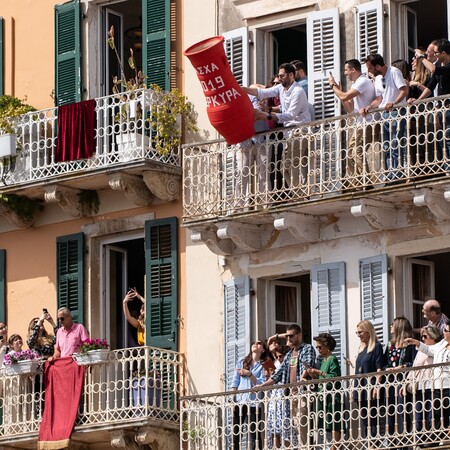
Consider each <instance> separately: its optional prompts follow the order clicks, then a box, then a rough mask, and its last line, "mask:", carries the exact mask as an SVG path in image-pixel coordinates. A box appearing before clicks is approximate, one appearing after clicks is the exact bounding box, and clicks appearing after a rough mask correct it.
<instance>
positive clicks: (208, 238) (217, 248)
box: [191, 226, 236, 256]
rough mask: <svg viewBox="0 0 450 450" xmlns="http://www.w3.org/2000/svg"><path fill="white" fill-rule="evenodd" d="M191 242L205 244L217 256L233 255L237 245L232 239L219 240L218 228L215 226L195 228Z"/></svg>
mask: <svg viewBox="0 0 450 450" xmlns="http://www.w3.org/2000/svg"><path fill="white" fill-rule="evenodd" d="M191 240H192V242H203V243H204V244H205V245H206V246H207V247H208V248H209V249H210V250H211V251H212V252H213V253H215V254H216V255H222V256H227V255H232V254H233V253H234V251H235V249H236V245H235V244H234V242H233V241H232V240H231V239H219V237H218V236H217V228H216V227H213V226H206V227H204V228H193V229H192V233H191Z"/></svg>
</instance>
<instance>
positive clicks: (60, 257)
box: [56, 233, 84, 323]
mask: <svg viewBox="0 0 450 450" xmlns="http://www.w3.org/2000/svg"><path fill="white" fill-rule="evenodd" d="M56 271H57V274H56V289H57V294H58V308H63V307H66V308H69V309H70V311H71V312H72V317H73V320H74V322H79V323H82V322H83V305H84V235H83V233H77V234H70V235H67V236H60V237H58V238H57V239H56Z"/></svg>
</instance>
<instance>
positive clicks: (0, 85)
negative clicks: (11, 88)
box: [0, 17, 5, 95]
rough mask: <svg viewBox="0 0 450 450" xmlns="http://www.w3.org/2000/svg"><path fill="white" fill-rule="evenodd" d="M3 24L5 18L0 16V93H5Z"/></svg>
mask: <svg viewBox="0 0 450 450" xmlns="http://www.w3.org/2000/svg"><path fill="white" fill-rule="evenodd" d="M4 24H5V20H4V19H3V17H0V95H5V60H4V58H5V54H4V48H5V47H4V45H5V43H4V42H5V41H4V36H5V34H4V33H5V32H4Z"/></svg>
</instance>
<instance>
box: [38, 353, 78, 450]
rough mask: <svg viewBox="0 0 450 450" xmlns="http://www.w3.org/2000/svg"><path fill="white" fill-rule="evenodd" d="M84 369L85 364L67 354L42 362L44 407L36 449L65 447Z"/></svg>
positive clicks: (71, 425)
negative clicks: (82, 364) (43, 363)
mask: <svg viewBox="0 0 450 450" xmlns="http://www.w3.org/2000/svg"><path fill="white" fill-rule="evenodd" d="M85 371H86V368H85V366H79V365H78V364H77V363H76V362H75V361H74V360H73V359H72V357H71V356H67V357H65V358H59V359H56V360H54V361H52V362H51V363H49V362H46V363H45V367H44V383H45V406H44V414H43V416H42V422H41V426H40V428H39V439H38V449H42V450H53V449H59V448H66V447H68V445H69V441H70V435H71V434H72V430H73V427H74V424H75V419H76V417H77V411H78V405H79V403H80V398H81V393H82V391H83V384H84V374H85Z"/></svg>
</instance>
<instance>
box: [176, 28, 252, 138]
mask: <svg viewBox="0 0 450 450" xmlns="http://www.w3.org/2000/svg"><path fill="white" fill-rule="evenodd" d="M223 41H224V37H223V36H215V37H212V38H209V39H205V40H204V41H201V42H198V43H197V44H194V45H193V46H191V47H189V48H188V49H187V50H185V52H184V54H185V55H186V56H187V57H188V58H189V60H190V61H191V63H192V65H193V66H194V68H195V70H196V72H197V76H198V79H199V80H200V84H201V85H202V88H203V93H204V95H205V97H206V105H207V108H206V110H207V113H208V118H209V121H210V122H211V125H212V126H213V127H214V128H215V129H216V130H217V131H218V132H219V133H220V134H221V135H222V136H223V137H224V138H225V140H226V141H227V143H228V144H237V143H239V142H243V141H245V140H246V139H249V138H251V137H252V136H253V135H254V134H255V126H254V122H255V121H254V110H253V105H252V103H251V101H250V99H249V97H248V95H247V93H246V92H244V90H243V89H242V88H241V87H240V86H239V84H238V82H237V81H236V79H235V78H234V75H233V72H232V71H231V68H230V64H229V62H228V58H227V56H226V54H225V49H224V46H223Z"/></svg>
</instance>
